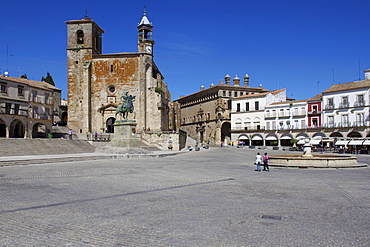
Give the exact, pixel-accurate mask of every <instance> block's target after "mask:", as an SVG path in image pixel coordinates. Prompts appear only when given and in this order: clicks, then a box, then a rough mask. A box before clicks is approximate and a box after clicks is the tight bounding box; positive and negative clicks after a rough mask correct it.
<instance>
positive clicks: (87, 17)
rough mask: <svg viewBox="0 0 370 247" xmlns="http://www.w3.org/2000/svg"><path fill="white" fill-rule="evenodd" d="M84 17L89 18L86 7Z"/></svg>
mask: <svg viewBox="0 0 370 247" xmlns="http://www.w3.org/2000/svg"><path fill="white" fill-rule="evenodd" d="M85 18H89V16H88V15H87V9H86V10H85Z"/></svg>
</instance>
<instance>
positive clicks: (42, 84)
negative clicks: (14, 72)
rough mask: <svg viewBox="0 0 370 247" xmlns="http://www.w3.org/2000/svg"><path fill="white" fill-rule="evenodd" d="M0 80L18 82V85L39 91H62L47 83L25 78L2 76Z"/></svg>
mask: <svg viewBox="0 0 370 247" xmlns="http://www.w3.org/2000/svg"><path fill="white" fill-rule="evenodd" d="M0 80H5V81H13V82H18V83H22V84H26V85H28V86H30V87H36V88H40V89H44V90H48V91H54V90H57V91H62V90H61V89H59V88H57V87H54V86H53V85H50V84H49V83H47V82H44V81H33V80H28V79H25V78H18V77H11V76H3V75H0Z"/></svg>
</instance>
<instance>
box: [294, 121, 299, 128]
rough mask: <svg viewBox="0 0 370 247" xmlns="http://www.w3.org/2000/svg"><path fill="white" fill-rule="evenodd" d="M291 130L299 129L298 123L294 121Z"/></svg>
mask: <svg viewBox="0 0 370 247" xmlns="http://www.w3.org/2000/svg"><path fill="white" fill-rule="evenodd" d="M293 128H296V129H299V122H298V120H294V126H293Z"/></svg>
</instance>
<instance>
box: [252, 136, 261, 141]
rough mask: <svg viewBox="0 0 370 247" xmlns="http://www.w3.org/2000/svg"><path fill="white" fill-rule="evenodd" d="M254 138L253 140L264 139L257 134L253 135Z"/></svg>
mask: <svg viewBox="0 0 370 247" xmlns="http://www.w3.org/2000/svg"><path fill="white" fill-rule="evenodd" d="M252 140H253V141H259V140H263V139H262V137H261V136H259V135H255V136H253V137H252Z"/></svg>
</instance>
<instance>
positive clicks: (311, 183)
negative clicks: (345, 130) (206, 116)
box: [0, 147, 370, 246]
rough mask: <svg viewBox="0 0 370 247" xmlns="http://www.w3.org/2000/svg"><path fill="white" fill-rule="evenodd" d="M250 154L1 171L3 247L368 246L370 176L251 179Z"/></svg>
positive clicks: (294, 173)
mask: <svg viewBox="0 0 370 247" xmlns="http://www.w3.org/2000/svg"><path fill="white" fill-rule="evenodd" d="M257 151H258V150H250V149H238V148H235V147H227V148H211V149H209V150H205V149H202V150H201V151H199V152H194V151H193V152H189V153H184V154H180V155H176V156H168V157H164V158H141V159H139V158H134V159H104V160H89V161H75V162H64V163H47V164H36V165H26V166H21V165H18V166H4V167H0V197H1V207H0V246H369V245H370V234H369V233H370V221H369V220H370V183H369V181H370V168H352V169H297V168H277V167H271V168H270V170H271V171H270V172H255V171H254V169H255V166H254V165H253V162H254V156H255V153H256V152H257ZM269 153H271V154H273V153H274V154H277V153H282V151H271V150H270V151H269ZM368 157H369V156H365V155H359V156H358V159H359V162H362V163H370V162H369V161H368Z"/></svg>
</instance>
